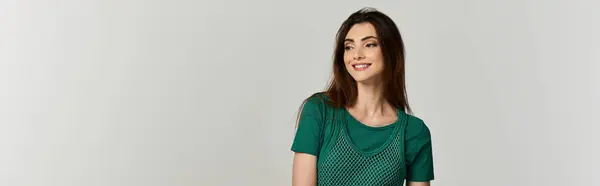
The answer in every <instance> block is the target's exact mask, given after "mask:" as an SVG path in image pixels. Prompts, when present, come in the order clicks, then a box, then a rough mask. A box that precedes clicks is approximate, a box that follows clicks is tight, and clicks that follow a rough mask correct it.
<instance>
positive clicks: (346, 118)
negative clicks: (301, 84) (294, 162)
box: [292, 94, 434, 186]
mask: <svg viewBox="0 0 600 186" xmlns="http://www.w3.org/2000/svg"><path fill="white" fill-rule="evenodd" d="M317 95H318V96H313V97H310V98H309V99H308V100H307V101H306V103H305V104H304V106H303V108H302V112H301V113H300V114H301V115H300V121H299V123H298V129H297V131H296V136H295V138H294V142H293V144H292V151H294V152H302V153H308V154H312V155H315V156H317V159H318V160H317V185H319V186H334V185H335V186H343V185H353V186H355V185H369V186H377V185H404V180H408V181H415V182H424V181H431V180H433V179H434V173H433V157H432V147H431V135H430V132H429V128H428V127H427V126H426V125H425V123H424V122H423V120H421V119H419V118H417V117H415V116H412V115H408V114H406V113H404V112H402V109H398V110H399V111H398V120H397V121H396V122H394V123H392V124H390V125H386V126H383V127H371V126H368V125H365V124H363V123H361V122H359V121H358V120H356V119H355V118H354V117H352V115H350V114H349V113H348V111H347V110H346V109H345V108H334V107H331V106H330V105H327V104H326V103H325V100H324V99H327V97H325V96H324V95H323V94H317Z"/></svg>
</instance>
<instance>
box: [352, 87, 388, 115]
mask: <svg viewBox="0 0 600 186" xmlns="http://www.w3.org/2000/svg"><path fill="white" fill-rule="evenodd" d="M356 88H357V90H358V96H357V97H356V103H355V104H354V106H353V107H352V109H353V110H355V111H358V112H360V113H362V114H364V115H365V116H369V117H370V116H383V115H384V113H386V111H388V109H391V107H390V105H389V103H387V101H386V100H385V98H384V96H383V86H382V85H381V84H364V83H357V87H356Z"/></svg>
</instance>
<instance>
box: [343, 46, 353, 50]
mask: <svg viewBox="0 0 600 186" xmlns="http://www.w3.org/2000/svg"><path fill="white" fill-rule="evenodd" d="M350 49H352V47H351V46H345V47H344V50H350Z"/></svg>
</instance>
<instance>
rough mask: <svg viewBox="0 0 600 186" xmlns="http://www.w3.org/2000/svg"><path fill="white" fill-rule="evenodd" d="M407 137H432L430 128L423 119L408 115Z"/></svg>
mask: <svg viewBox="0 0 600 186" xmlns="http://www.w3.org/2000/svg"><path fill="white" fill-rule="evenodd" d="M407 116H408V118H407V125H406V136H407V137H409V138H410V137H416V136H420V137H429V136H430V135H431V133H430V130H429V127H428V126H427V124H426V123H425V121H424V120H423V119H421V118H420V117H418V116H415V115H412V114H407Z"/></svg>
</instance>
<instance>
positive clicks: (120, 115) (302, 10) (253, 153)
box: [0, 0, 600, 186]
mask: <svg viewBox="0 0 600 186" xmlns="http://www.w3.org/2000/svg"><path fill="white" fill-rule="evenodd" d="M370 2H371V3H365V2H364V1H337V2H332V1H288V2H284V1H276V0H260V1H258V0H255V1H210V2H209V1H184V0H176V1H174V0H171V1H142V0H127V1H117V0H104V1H99V0H96V1H91V0H90V1H77V0H55V1H33V0H18V1H17V0H2V1H0V25H1V26H0V185H7V186H9V185H10V186H25V185H27V186H83V185H85V186H100V185H102V186H109V185H110V186H166V185H174V186H175V185H176V186H191V185H257V186H258V185H273V186H276V185H277V186H279V185H290V181H291V166H292V165H291V163H292V153H291V152H290V151H289V147H290V144H291V140H292V138H293V134H294V128H293V127H294V119H295V118H294V117H295V114H296V111H297V109H298V106H299V105H300V103H301V101H302V99H303V98H305V97H306V96H308V95H310V94H311V93H313V92H316V91H319V90H322V89H323V88H324V87H325V85H326V81H327V80H328V78H329V73H330V70H331V68H330V66H331V65H330V63H331V62H330V61H331V55H332V47H333V41H334V40H333V39H334V35H335V31H336V30H337V28H338V26H339V25H340V24H341V22H342V21H343V20H344V19H345V18H346V17H347V16H348V15H349V14H350V13H352V12H354V11H356V10H358V9H359V8H361V7H364V6H374V7H376V8H378V9H380V10H381V11H383V12H385V13H387V14H388V15H389V16H391V17H392V18H393V19H394V20H395V21H396V23H397V24H398V26H399V27H400V30H401V32H402V34H403V37H404V39H405V44H406V47H407V55H408V56H407V79H408V82H407V86H408V93H409V99H410V103H411V104H412V107H413V108H414V110H415V113H416V115H417V116H419V117H421V118H422V119H424V120H425V122H426V123H427V124H428V126H429V127H430V129H431V131H432V135H433V141H434V148H435V150H434V151H435V152H434V153H435V163H436V178H437V179H436V181H434V184H433V185H440V186H442V185H443V186H482V185H483V186H504V185H523V186H525V185H545V186H559V185H561V186H562V185H600V168H599V167H600V160H598V157H600V151H599V146H600V145H598V142H600V135H598V134H597V132H598V130H599V129H600V119H599V117H598V115H600V100H599V98H598V97H600V83H599V82H600V75H599V73H598V69H599V68H600V45H599V44H598V43H600V38H599V37H598V33H600V26H599V25H598V20H599V19H600V14H599V13H598V11H597V7H598V6H599V5H600V3H598V1H595V0H588V1H584V0H577V1H567V0H562V1H558V0H553V1H548V0H545V1H541V0H538V1H534V0H509V1H506V0H504V1H500V0H496V1H491V0H484V1H465V0H454V1H441V0H438V1H428V0H419V1H370Z"/></svg>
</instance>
